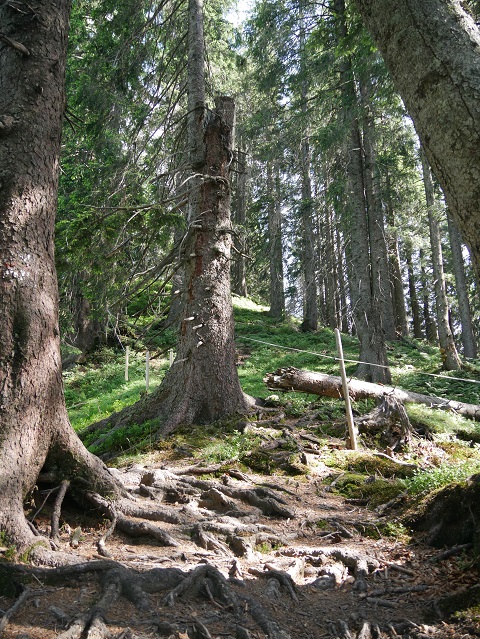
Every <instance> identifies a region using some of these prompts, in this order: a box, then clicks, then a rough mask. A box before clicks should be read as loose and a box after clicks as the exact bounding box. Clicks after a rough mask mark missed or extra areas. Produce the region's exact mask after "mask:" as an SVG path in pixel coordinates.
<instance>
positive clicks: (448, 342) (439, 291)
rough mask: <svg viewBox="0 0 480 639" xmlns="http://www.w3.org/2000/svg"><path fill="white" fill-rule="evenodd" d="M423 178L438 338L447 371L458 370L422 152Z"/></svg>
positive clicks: (427, 169) (430, 187) (429, 179)
mask: <svg viewBox="0 0 480 639" xmlns="http://www.w3.org/2000/svg"><path fill="white" fill-rule="evenodd" d="M422 167H423V180H424V184H425V198H426V201H427V212H428V226H429V229H430V244H431V247H432V266H433V276H434V278H435V306H436V309H437V325H438V339H439V342H440V350H441V351H442V357H443V360H444V363H443V365H444V368H445V369H446V370H447V371H454V370H458V369H459V368H461V367H462V363H461V361H460V358H459V356H458V353H457V349H456V347H455V341H454V339H453V334H452V331H451V330H450V323H449V308H448V300H447V290H446V285H445V274H444V271H443V256H442V244H441V240H440V227H439V224H438V220H437V218H436V214H435V197H434V191H433V182H432V177H431V174H430V167H429V166H428V162H427V160H426V158H425V155H424V154H423V153H422Z"/></svg>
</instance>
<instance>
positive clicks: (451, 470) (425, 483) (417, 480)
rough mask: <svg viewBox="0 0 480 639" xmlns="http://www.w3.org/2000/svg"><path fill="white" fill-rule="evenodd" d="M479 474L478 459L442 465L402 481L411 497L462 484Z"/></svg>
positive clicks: (479, 465) (479, 462) (479, 460)
mask: <svg viewBox="0 0 480 639" xmlns="http://www.w3.org/2000/svg"><path fill="white" fill-rule="evenodd" d="M478 472H480V459H478V458H477V459H475V460H470V461H468V462H463V463H456V464H442V465H441V466H438V467H437V468H431V469H429V470H422V471H418V472H417V473H415V475H414V476H413V477H409V478H407V479H404V480H403V481H404V485H405V488H406V489H407V490H408V492H409V493H410V494H412V495H419V494H421V493H427V492H432V491H433V490H437V489H438V488H442V487H443V486H447V485H448V484H452V483H456V482H463V481H465V480H466V479H468V478H469V477H471V475H473V474H475V473H478Z"/></svg>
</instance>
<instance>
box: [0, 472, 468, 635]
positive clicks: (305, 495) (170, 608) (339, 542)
mask: <svg viewBox="0 0 480 639" xmlns="http://www.w3.org/2000/svg"><path fill="white" fill-rule="evenodd" d="M194 470H195V469H190V471H189V470H188V469H186V468H185V466H184V465H183V466H182V465H181V464H180V463H179V464H178V465H177V464H173V463H169V464H168V466H163V467H161V468H160V467H148V468H145V467H141V466H132V467H130V468H128V469H124V470H121V471H120V470H118V471H117V470H115V471H113V472H114V473H115V474H116V475H117V476H118V477H119V478H121V480H122V481H123V482H124V483H125V485H126V486H127V487H129V488H130V489H132V490H133V491H136V493H137V496H136V497H137V500H138V502H140V503H142V504H144V505H145V507H146V508H147V507H150V508H151V507H152V505H153V504H155V509H154V510H155V512H156V513H157V515H158V517H157V519H163V520H162V521H161V523H159V524H158V521H157V524H158V525H159V526H161V528H162V529H164V530H165V531H166V532H168V533H169V534H170V535H171V537H172V538H173V539H174V540H175V541H176V542H177V543H178V545H177V546H174V547H172V546H167V547H164V546H161V545H159V542H156V541H150V540H149V538H147V537H145V536H144V537H138V538H137V539H132V537H131V536H129V535H126V534H125V533H123V532H121V531H119V527H118V526H117V529H116V531H115V532H114V533H113V535H112V536H111V537H109V538H108V540H107V541H106V544H105V545H106V548H107V550H108V553H109V554H110V557H109V558H108V560H107V564H106V560H105V558H104V557H101V556H99V555H98V553H97V542H98V540H99V538H100V536H101V535H102V533H104V532H105V530H106V529H107V528H108V526H109V523H105V525H104V526H103V527H102V528H101V529H99V528H98V526H92V527H89V526H88V516H89V513H88V512H87V513H85V517H84V518H83V520H82V521H78V520H77V521H70V523H69V525H68V524H66V523H65V522H66V521H67V520H68V519H69V517H68V508H67V509H66V510H65V520H64V525H63V527H62V530H61V547H62V549H64V550H68V551H69V552H72V550H71V548H70V545H69V542H70V539H71V536H72V529H73V527H74V526H77V525H80V526H81V527H82V533H81V537H80V544H79V547H78V549H77V550H76V552H77V553H78V555H79V556H80V557H81V558H82V559H83V560H88V561H89V562H94V561H95V560H101V561H102V562H103V564H106V566H107V567H106V568H103V569H102V570H98V571H96V572H91V571H86V572H85V573H84V574H83V575H79V576H76V577H74V578H73V577H72V576H70V577H68V578H65V580H64V581H63V582H62V583H61V584H60V585H50V584H49V578H47V577H45V575H42V574H40V573H38V574H36V576H35V577H34V579H33V581H32V580H31V581H30V584H29V588H30V590H29V592H27V595H26V596H25V597H24V599H23V600H22V601H21V602H20V605H19V607H18V610H17V611H16V612H15V613H14V614H13V615H12V616H11V619H10V621H9V623H8V625H7V626H6V629H5V630H4V631H3V634H1V633H0V635H1V636H2V637H5V638H6V639H14V638H15V639H27V638H29V639H46V638H50V637H60V638H61V639H73V638H75V637H78V639H82V638H85V637H89V638H90V639H103V638H104V637H116V638H122V639H127V638H131V639H134V638H137V639H142V638H143V639H146V638H147V637H159V636H165V637H170V638H171V639H188V638H190V639H208V637H213V638H220V637H221V638H222V639H223V638H237V639H248V638H249V637H251V638H252V639H264V638H265V637H270V639H288V638H291V639H320V638H325V639H342V638H345V639H348V638H352V639H369V638H373V639H374V638H376V637H378V638H387V637H393V638H395V637H397V638H398V637H402V638H403V639H407V638H410V639H425V638H426V637H435V638H437V639H443V638H447V637H452V638H453V637H455V638H460V637H462V638H463V639H468V638H469V637H475V636H480V624H478V625H477V626H475V624H474V623H473V622H469V624H468V625H465V624H463V625H462V623H460V622H457V623H452V622H450V621H445V620H441V619H439V618H438V614H439V613H441V611H440V610H439V609H438V600H439V598H440V597H442V596H444V595H445V594H447V593H450V592H455V591H457V590H460V589H462V588H465V587H467V586H469V585H471V584H473V583H475V582H476V580H477V575H476V573H473V572H470V571H469V570H466V569H465V570H462V565H461V562H459V560H458V559H455V558H449V559H446V560H443V561H438V562H433V561H432V558H434V557H435V556H436V555H438V554H439V551H438V550H434V549H432V548H428V547H426V546H423V545H422V544H421V543H420V542H419V541H415V542H414V543H411V544H409V545H406V544H404V543H401V542H399V541H395V540H393V539H388V538H384V537H383V538H382V537H380V538H378V539H374V538H372V533H373V534H374V533H375V528H376V527H377V528H378V529H379V526H380V524H384V523H385V519H383V520H381V519H380V518H379V516H378V515H377V514H375V513H374V512H372V511H369V510H367V509H366V508H365V507H361V506H358V505H352V504H349V503H347V502H346V500H344V499H343V498H341V497H339V496H336V495H334V494H333V493H332V492H328V491H327V489H326V487H325V486H324V485H322V483H321V481H320V477H318V476H313V475H311V476H309V477H308V478H306V479H305V478H302V479H300V480H298V481H297V480H295V479H292V478H287V477H277V476H270V477H265V476H261V475H255V474H253V473H248V474H243V473H239V472H235V471H232V473H231V474H228V475H227V474H224V475H221V476H219V477H215V478H213V479H208V480H206V479H202V478H201V477H203V476H201V475H199V474H197V473H195V472H193V471H194ZM326 472H328V471H326ZM255 500H256V501H255ZM77 516H78V515H77ZM166 520H168V521H166ZM37 523H38V525H39V526H40V529H42V527H46V526H47V524H48V521H47V518H45V519H42V518H40V519H39V520H38V521H37ZM367 532H368V536H367V534H366V533H367ZM103 564H98V565H103ZM98 575H100V577H99V576H98ZM102 575H103V577H102ZM155 584H156V585H155ZM18 597H19V592H17V593H16V595H15V596H12V597H11V598H2V599H0V608H1V609H3V610H4V611H5V610H8V609H9V608H10V607H11V606H12V605H13V604H14V603H15V601H18ZM82 620H83V621H82ZM75 624H76V626H75ZM82 624H83V625H82Z"/></svg>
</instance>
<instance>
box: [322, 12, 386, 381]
mask: <svg viewBox="0 0 480 639" xmlns="http://www.w3.org/2000/svg"><path fill="white" fill-rule="evenodd" d="M334 6H335V11H336V25H337V38H338V40H339V41H342V40H343V39H344V38H345V37H346V35H347V28H346V23H345V2H344V0H335V5H334ZM340 85H341V89H340V90H341V92H342V102H343V105H344V106H343V118H344V120H345V122H346V126H347V127H348V136H347V146H348V149H347V152H348V167H347V179H348V189H349V196H350V198H349V199H350V203H351V204H350V218H351V219H350V220H349V224H348V235H349V238H350V249H349V258H350V260H351V264H350V268H349V279H350V293H351V297H352V307H353V316H354V318H355V327H356V331H357V335H358V339H359V340H360V360H361V361H362V362H364V363H363V364H360V365H359V368H358V371H357V375H358V376H359V377H363V378H365V379H368V380H371V381H377V382H382V383H388V382H389V381H390V379H391V376H390V371H389V369H388V361H387V351H386V344H385V335H384V333H383V329H382V325H381V314H380V313H379V312H378V300H375V299H374V296H373V291H372V272H371V263H370V241H369V231H368V219H367V209H366V202H365V186H364V182H363V179H364V170H363V162H362V140H361V135H360V128H359V122H358V118H357V116H356V113H355V108H356V104H357V96H356V91H355V85H354V78H353V70H352V67H351V62H350V60H349V58H348V57H347V58H345V60H344V61H343V64H342V65H341V71H340ZM370 364H373V366H370Z"/></svg>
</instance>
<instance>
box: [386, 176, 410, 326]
mask: <svg viewBox="0 0 480 639" xmlns="http://www.w3.org/2000/svg"><path fill="white" fill-rule="evenodd" d="M386 192H387V194H386V218H387V231H386V235H387V247H388V260H389V272H390V287H391V291H392V299H393V307H394V311H395V328H396V331H397V333H398V334H399V335H403V336H404V337H406V336H407V335H408V332H409V331H408V320H407V310H406V304H405V293H404V291H403V278H402V268H401V264H400V250H399V247H398V239H397V229H396V228H395V226H396V224H395V213H394V210H393V205H392V199H391V185H390V173H389V172H388V170H387V175H386Z"/></svg>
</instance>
